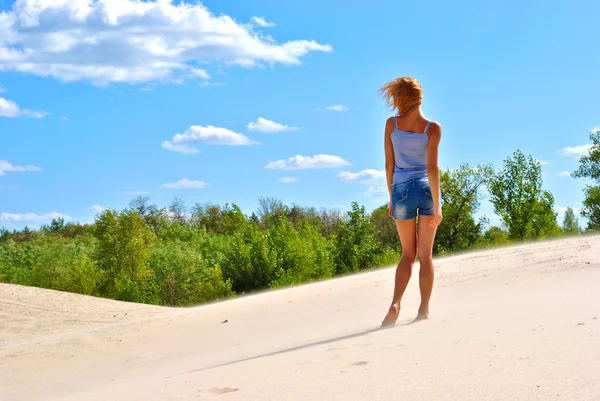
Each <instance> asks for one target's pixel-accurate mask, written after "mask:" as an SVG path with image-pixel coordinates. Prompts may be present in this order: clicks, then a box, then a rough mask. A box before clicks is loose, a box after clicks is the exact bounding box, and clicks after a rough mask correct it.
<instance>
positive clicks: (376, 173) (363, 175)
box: [337, 169, 385, 181]
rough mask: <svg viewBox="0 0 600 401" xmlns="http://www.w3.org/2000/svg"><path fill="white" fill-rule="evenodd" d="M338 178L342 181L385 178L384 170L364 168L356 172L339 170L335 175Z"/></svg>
mask: <svg viewBox="0 0 600 401" xmlns="http://www.w3.org/2000/svg"><path fill="white" fill-rule="evenodd" d="M337 177H338V178H339V179H340V180H344V181H357V180H381V179H385V171H384V170H375V169H366V170H363V171H360V172H358V173H351V172H349V171H344V172H341V173H339V174H338V175H337Z"/></svg>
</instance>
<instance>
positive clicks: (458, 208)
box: [435, 164, 493, 253]
mask: <svg viewBox="0 0 600 401" xmlns="http://www.w3.org/2000/svg"><path fill="white" fill-rule="evenodd" d="M492 175H493V169H492V166H491V165H485V166H481V165H480V166H478V167H476V168H473V167H470V166H469V165H468V164H462V165H461V166H460V167H459V168H458V169H456V170H443V171H441V174H440V188H441V197H442V213H443V215H444V219H443V220H442V223H441V224H440V226H439V227H438V230H437V234H436V241H435V251H436V253H443V252H450V251H458V250H463V249H467V248H469V247H471V246H473V245H474V244H475V243H476V242H477V241H478V240H479V238H480V236H481V233H482V231H483V226H484V224H485V223H486V221H487V220H486V219H485V218H480V219H478V220H476V219H475V213H476V212H477V211H478V210H479V207H480V204H481V200H482V199H483V197H484V193H483V189H484V187H485V186H486V185H487V184H488V183H489V181H490V178H491V177H492Z"/></svg>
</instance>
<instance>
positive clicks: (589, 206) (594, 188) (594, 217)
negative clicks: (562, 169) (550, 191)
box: [572, 130, 600, 230]
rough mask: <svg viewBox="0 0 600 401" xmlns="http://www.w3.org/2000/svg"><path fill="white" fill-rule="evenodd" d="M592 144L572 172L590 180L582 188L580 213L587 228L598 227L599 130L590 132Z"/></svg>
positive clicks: (599, 194) (599, 216)
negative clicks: (582, 195)
mask: <svg viewBox="0 0 600 401" xmlns="http://www.w3.org/2000/svg"><path fill="white" fill-rule="evenodd" d="M590 140H591V141H592V145H591V147H590V151H589V153H588V154H586V155H583V156H582V157H581V158H580V159H579V168H578V169H577V170H576V171H575V172H574V173H573V174H572V175H573V177H575V178H587V179H589V180H591V181H592V184H591V185H587V186H586V188H585V189H584V195H585V197H584V201H583V208H582V210H581V215H582V216H584V217H585V218H587V220H588V230H598V229H600V130H597V131H595V132H591V133H590Z"/></svg>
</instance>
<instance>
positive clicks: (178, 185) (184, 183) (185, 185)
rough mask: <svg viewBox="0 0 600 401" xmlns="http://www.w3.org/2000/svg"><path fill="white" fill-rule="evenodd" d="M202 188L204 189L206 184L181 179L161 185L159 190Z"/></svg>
mask: <svg viewBox="0 0 600 401" xmlns="http://www.w3.org/2000/svg"><path fill="white" fill-rule="evenodd" d="M204 187H206V183H205V182H204V181H195V180H188V179H187V178H183V179H181V180H179V181H177V182H168V183H166V184H163V185H161V188H166V189H195V188H204Z"/></svg>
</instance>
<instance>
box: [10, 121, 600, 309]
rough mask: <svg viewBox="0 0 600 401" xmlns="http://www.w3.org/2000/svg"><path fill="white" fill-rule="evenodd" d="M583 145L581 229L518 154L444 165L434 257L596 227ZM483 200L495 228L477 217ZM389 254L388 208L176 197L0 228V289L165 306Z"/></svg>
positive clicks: (596, 167) (594, 183)
mask: <svg viewBox="0 0 600 401" xmlns="http://www.w3.org/2000/svg"><path fill="white" fill-rule="evenodd" d="M591 139H592V142H593V146H592V148H591V151H590V153H589V155H586V156H584V157H582V158H581V160H580V166H579V169H578V170H577V171H576V172H575V173H573V176H574V177H578V178H585V179H589V180H590V181H591V182H590V184H589V185H587V186H586V189H585V200H584V202H583V205H582V209H581V210H582V211H581V215H582V216H584V217H585V218H586V219H587V227H585V228H581V227H580V224H579V222H578V220H577V218H576V217H575V213H574V211H573V209H571V208H569V209H567V212H566V213H565V217H564V220H563V221H562V224H559V222H558V221H557V213H556V212H555V211H554V197H553V196H552V194H551V193H550V192H549V191H547V190H544V189H543V185H542V184H543V181H542V174H541V167H540V164H539V162H538V161H536V160H535V159H534V158H533V157H532V156H526V155H524V154H523V153H522V152H521V151H520V150H517V151H516V152H514V153H513V155H512V156H511V157H508V158H507V159H506V160H504V162H503V166H502V167H501V168H500V169H498V170H497V171H495V170H494V168H493V166H491V165H479V166H475V167H474V166H470V165H468V164H463V165H461V166H460V167H459V168H458V169H454V170H442V172H441V174H440V179H441V189H442V191H441V196H442V208H443V215H444V219H443V221H442V223H441V225H440V226H439V228H438V233H437V237H436V242H435V249H434V252H435V254H436V255H443V254H448V253H452V252H458V251H464V250H468V249H473V248H478V247H487V246H496V245H503V244H508V243H510V242H512V241H522V240H530V239H538V238H549V237H556V236H560V235H573V234H578V233H580V232H583V231H592V230H597V229H598V228H600V132H596V133H593V134H592V135H591ZM485 197H489V200H490V201H491V203H492V204H493V206H494V211H495V213H496V214H497V215H498V216H500V218H501V219H502V223H503V224H501V225H500V226H494V225H490V223H489V220H488V219H487V218H485V217H481V218H477V217H476V215H477V213H478V211H479V208H480V204H481V202H482V200H483V199H484V198H485ZM399 257H400V243H399V240H398V235H397V233H396V228H395V225H394V222H393V220H392V219H390V217H389V216H388V214H387V204H384V205H382V206H381V207H378V208H376V209H375V210H373V211H371V212H370V213H369V212H367V211H366V209H365V207H364V206H361V205H359V204H358V203H356V202H353V203H352V205H351V210H350V211H349V212H348V213H345V214H342V213H340V212H338V211H335V210H330V209H316V208H313V207H303V206H298V205H292V206H288V205H284V204H283V203H282V202H280V201H278V200H276V199H272V198H262V199H260V201H259V208H258V210H257V211H256V212H254V213H252V214H251V215H245V214H244V213H243V212H242V210H241V209H240V208H239V207H238V206H237V205H235V204H231V205H229V204H226V205H224V206H220V205H214V204H210V203H209V204H196V205H194V206H192V207H188V206H187V205H186V204H185V203H184V202H183V201H181V200H180V199H177V198H176V199H175V200H174V201H173V202H172V203H171V204H170V205H169V206H168V207H163V208H159V207H158V206H156V205H153V204H151V203H150V199H149V198H148V197H147V196H139V197H137V198H135V199H134V200H133V201H131V202H130V204H129V205H128V207H126V208H125V209H124V210H120V211H117V210H105V211H103V212H102V213H100V214H98V215H97V216H96V217H95V220H94V223H93V224H79V223H76V222H65V221H64V220H62V219H54V220H53V221H52V222H51V223H50V224H47V225H44V226H42V227H40V228H39V229H38V230H30V229H28V228H27V227H25V228H24V229H22V230H14V231H12V232H9V231H8V230H6V229H2V230H0V282H5V283H14V284H22V285H30V286H37V287H42V288H50V289H56V290H61V291H70V292H76V293H81V294H86V295H93V296H100V297H107V298H112V299H118V300H123V301H131V302H141V303H150V304H160V305H170V306H185V305H195V304H200V303H203V302H208V301H213V300H218V299H223V298H227V297H231V296H234V295H235V294H244V293H249V292H253V291H257V290H263V289H267V288H277V287H284V286H288V285H293V284H299V283H307V282H311V281H314V280H320V279H324V278H331V277H335V276H339V275H344V274H348V273H353V272H357V271H361V270H365V269H369V268H374V267H380V266H387V265H390V264H393V263H396V262H397V261H398V259H399Z"/></svg>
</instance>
